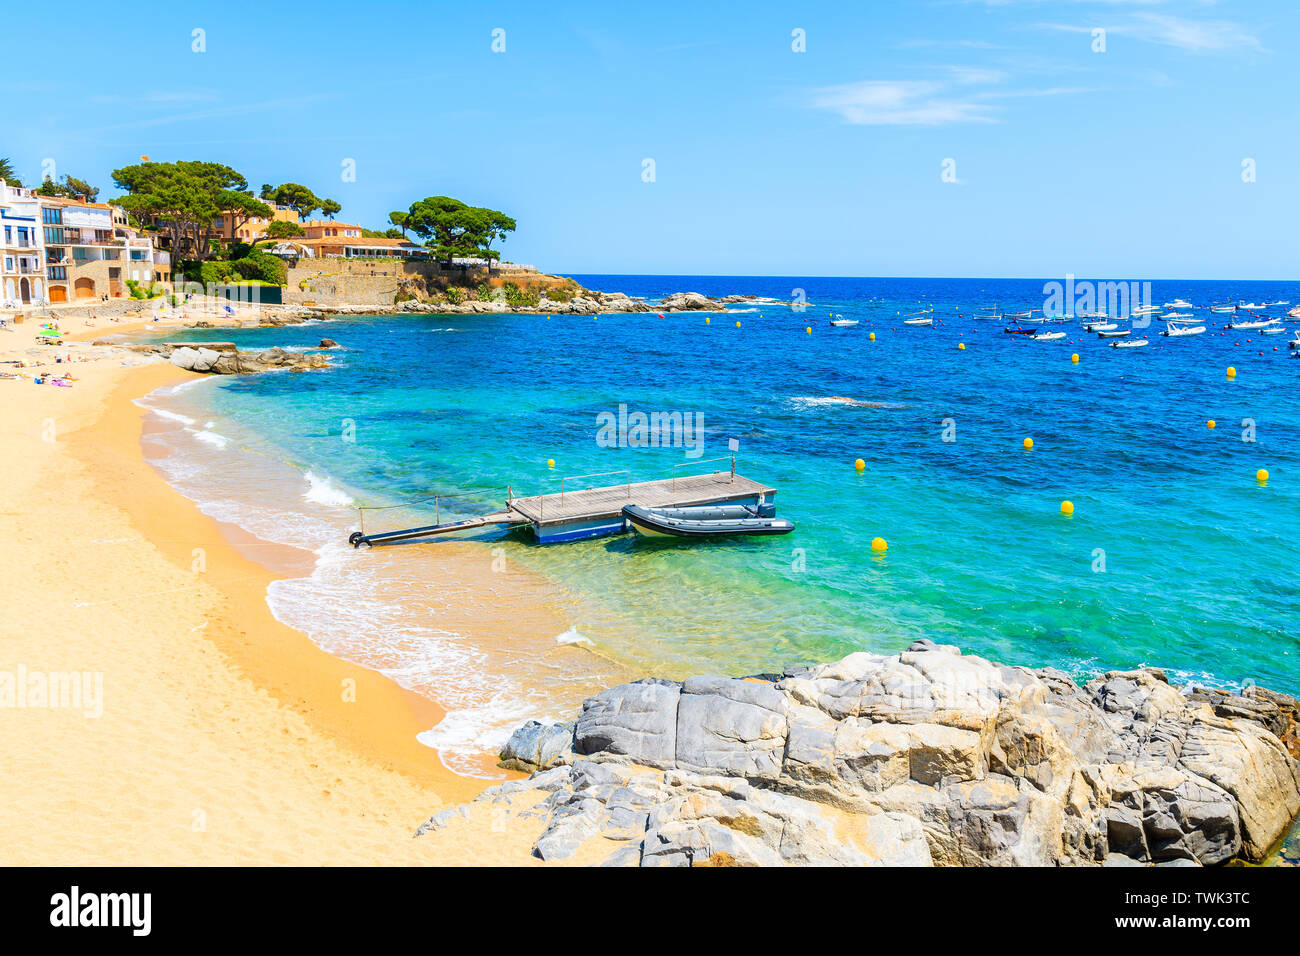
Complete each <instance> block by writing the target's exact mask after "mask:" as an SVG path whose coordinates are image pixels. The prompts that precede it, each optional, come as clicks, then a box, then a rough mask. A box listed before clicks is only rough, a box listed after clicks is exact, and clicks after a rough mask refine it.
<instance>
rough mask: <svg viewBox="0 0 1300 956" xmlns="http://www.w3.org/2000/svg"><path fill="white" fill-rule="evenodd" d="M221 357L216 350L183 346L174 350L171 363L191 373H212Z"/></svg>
mask: <svg viewBox="0 0 1300 956" xmlns="http://www.w3.org/2000/svg"><path fill="white" fill-rule="evenodd" d="M221 356H222V353H221V352H218V351H216V350H215V349H209V348H190V347H189V346H181V347H180V348H177V349H173V350H172V354H171V363H172V364H173V365H175V366H177V367H178V368H183V369H187V370H189V371H191V372H210V371H212V368H213V366H214V365H216V364H217V361H218V360H219V359H220V358H221Z"/></svg>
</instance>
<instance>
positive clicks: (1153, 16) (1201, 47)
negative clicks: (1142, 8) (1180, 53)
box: [1039, 12, 1267, 53]
mask: <svg viewBox="0 0 1300 956" xmlns="http://www.w3.org/2000/svg"><path fill="white" fill-rule="evenodd" d="M1039 26H1040V27H1042V28H1044V29H1048V30H1060V31H1064V32H1068V33H1091V32H1092V30H1093V27H1090V26H1087V27H1085V26H1078V25H1076V24H1070V23H1041V24H1039ZM1105 30H1106V32H1107V33H1108V34H1113V35H1115V36H1127V37H1132V38H1133V39H1135V40H1140V41H1142V42H1144V43H1156V44H1160V45H1161V46H1170V47H1175V48H1176V49H1179V50H1185V51H1187V52H1189V53H1225V52H1231V51H1234V50H1257V51H1259V52H1267V51H1266V50H1265V49H1264V45H1263V44H1262V43H1261V42H1260V40H1259V37H1257V36H1256V35H1255V34H1253V33H1251V32H1250V30H1248V29H1247V28H1246V27H1243V26H1242V25H1241V24H1239V23H1234V22H1233V21H1231V20H1192V19H1188V18H1186V17H1175V16H1171V15H1169V14H1165V13H1148V12H1141V13H1133V14H1130V15H1129V17H1128V18H1127V19H1126V20H1123V21H1120V22H1119V23H1117V24H1114V25H1106V26H1105Z"/></svg>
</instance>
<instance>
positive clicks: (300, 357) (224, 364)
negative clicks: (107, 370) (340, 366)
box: [130, 342, 329, 375]
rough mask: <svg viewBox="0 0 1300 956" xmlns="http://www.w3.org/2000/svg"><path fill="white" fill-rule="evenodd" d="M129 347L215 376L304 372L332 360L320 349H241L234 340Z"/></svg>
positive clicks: (177, 365)
mask: <svg viewBox="0 0 1300 956" xmlns="http://www.w3.org/2000/svg"><path fill="white" fill-rule="evenodd" d="M130 348H131V351H133V352H145V353H150V354H154V355H160V356H163V357H165V358H166V359H167V360H168V361H170V362H171V363H172V364H173V365H175V366H176V367H177V368H183V369H186V370H187V371H191V372H203V373H210V374H213V375H242V374H251V373H254V372H269V371H274V370H276V369H282V370H286V371H290V372H305V371H309V370H311V369H320V368H328V367H329V359H328V358H326V357H325V356H324V355H321V354H320V353H318V352H292V351H289V350H287V349H282V348H278V347H277V348H269V349H263V350H262V351H261V352H240V351H239V350H238V349H237V348H236V347H235V345H234V343H233V342H211V343H209V342H192V343H188V344H178V343H171V342H164V343H159V344H154V345H134V346H131V347H130Z"/></svg>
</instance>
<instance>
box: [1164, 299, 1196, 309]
mask: <svg viewBox="0 0 1300 956" xmlns="http://www.w3.org/2000/svg"><path fill="white" fill-rule="evenodd" d="M1165 308H1166V309H1194V308H1196V306H1194V305H1192V304H1191V303H1190V302H1188V301H1187V300H1186V299H1174V301H1173V302H1166V303H1165Z"/></svg>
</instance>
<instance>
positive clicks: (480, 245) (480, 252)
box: [390, 196, 515, 262]
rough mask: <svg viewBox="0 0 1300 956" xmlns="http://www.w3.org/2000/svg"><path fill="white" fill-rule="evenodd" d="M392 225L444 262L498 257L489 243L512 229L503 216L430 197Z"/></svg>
mask: <svg viewBox="0 0 1300 956" xmlns="http://www.w3.org/2000/svg"><path fill="white" fill-rule="evenodd" d="M391 218H392V217H390V219H391ZM393 222H394V225H398V226H401V227H402V229H403V230H407V229H409V230H410V231H411V232H413V233H415V234H416V235H417V236H419V237H420V238H422V239H424V240H426V245H428V246H429V248H430V249H431V250H432V252H433V254H434V256H435V257H436V258H438V259H440V260H442V261H443V262H451V260H452V259H455V258H482V259H497V258H500V256H501V253H499V252H497V251H496V250H494V249H492V243H493V242H495V241H497V240H499V239H504V238H505V237H506V236H507V235H508V234H509V233H511V232H513V231H514V229H515V221H514V220H513V219H511V218H510V217H509V216H507V215H506V214H505V213H502V212H497V211H496V210H495V209H486V208H483V207H481V206H470V205H467V204H465V203H463V202H461V201H460V200H459V199H452V198H451V197H450V196H429V197H428V198H426V199H421V200H420V201H419V202H416V203H412V204H411V208H410V210H408V212H407V213H406V217H405V219H404V220H403V221H402V222H398V221H397V220H395V219H394V220H393Z"/></svg>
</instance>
